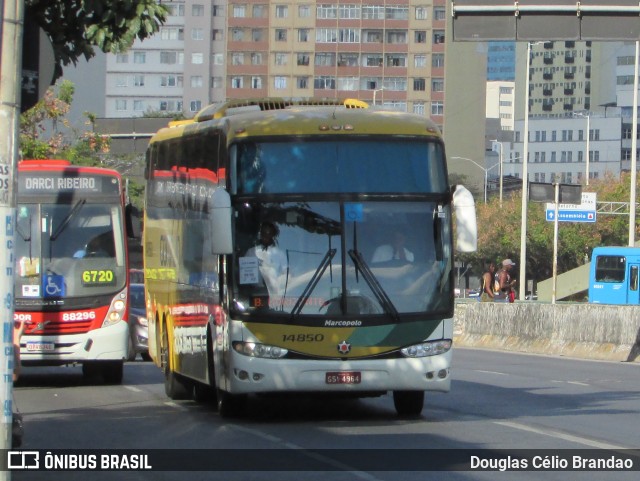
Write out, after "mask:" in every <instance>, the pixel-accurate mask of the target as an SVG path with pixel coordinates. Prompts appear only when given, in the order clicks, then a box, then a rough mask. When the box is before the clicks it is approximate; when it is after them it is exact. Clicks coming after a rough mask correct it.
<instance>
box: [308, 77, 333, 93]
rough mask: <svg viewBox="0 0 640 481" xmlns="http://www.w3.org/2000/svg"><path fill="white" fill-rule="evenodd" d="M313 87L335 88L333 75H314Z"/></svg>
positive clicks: (322, 88) (320, 88)
mask: <svg viewBox="0 0 640 481" xmlns="http://www.w3.org/2000/svg"><path fill="white" fill-rule="evenodd" d="M313 88H314V89H317V90H333V89H335V88H336V79H335V78H334V77H324V76H322V77H315V78H314V79H313Z"/></svg>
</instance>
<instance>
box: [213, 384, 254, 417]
mask: <svg viewBox="0 0 640 481" xmlns="http://www.w3.org/2000/svg"><path fill="white" fill-rule="evenodd" d="M216 397H217V401H218V413H219V414H220V416H222V417H223V418H230V417H238V416H240V415H241V414H242V413H243V412H244V410H245V409H246V407H247V395H246V394H231V393H228V392H227V391H223V390H221V389H218V390H217V394H216Z"/></svg>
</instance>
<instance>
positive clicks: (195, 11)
mask: <svg viewBox="0 0 640 481" xmlns="http://www.w3.org/2000/svg"><path fill="white" fill-rule="evenodd" d="M191 15H193V16H194V17H203V16H204V5H200V4H197V3H194V4H193V5H191ZM192 112H193V110H192Z"/></svg>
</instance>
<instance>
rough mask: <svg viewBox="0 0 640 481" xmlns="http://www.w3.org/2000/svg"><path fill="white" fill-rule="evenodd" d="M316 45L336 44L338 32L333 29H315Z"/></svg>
mask: <svg viewBox="0 0 640 481" xmlns="http://www.w3.org/2000/svg"><path fill="white" fill-rule="evenodd" d="M316 42H317V43H337V42H338V31H337V30H336V29H335V28H318V29H316Z"/></svg>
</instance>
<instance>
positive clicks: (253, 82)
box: [251, 76, 262, 89]
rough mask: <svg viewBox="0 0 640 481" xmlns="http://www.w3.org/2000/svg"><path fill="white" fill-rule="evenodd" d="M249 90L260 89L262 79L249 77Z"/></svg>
mask: <svg viewBox="0 0 640 481" xmlns="http://www.w3.org/2000/svg"><path fill="white" fill-rule="evenodd" d="M251 88H252V89H261V88H262V77H260V76H253V77H251Z"/></svg>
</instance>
